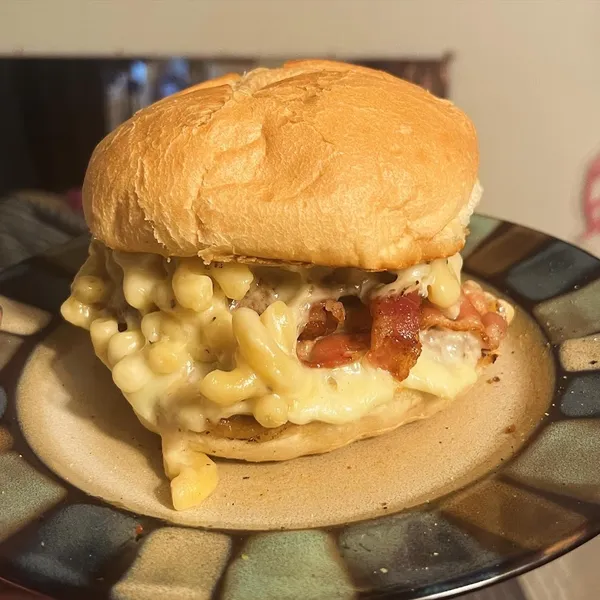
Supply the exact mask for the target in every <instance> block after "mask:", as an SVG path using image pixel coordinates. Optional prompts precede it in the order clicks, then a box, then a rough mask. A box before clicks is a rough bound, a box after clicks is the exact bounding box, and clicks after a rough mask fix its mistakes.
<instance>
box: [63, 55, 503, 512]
mask: <svg viewBox="0 0 600 600" xmlns="http://www.w3.org/2000/svg"><path fill="white" fill-rule="evenodd" d="M478 162H479V154H478V145H477V137H476V132H475V128H474V126H473V124H472V123H471V121H470V120H469V119H468V118H467V116H466V115H465V114H464V113H463V112H462V111H461V110H459V109H458V108H457V107H455V106H454V105H453V104H452V103H451V102H449V101H446V100H442V99H439V98H436V97H434V96H432V95H431V94H429V93H428V92H426V91H425V90H423V89H421V88H420V87H418V86H416V85H413V84H411V83H408V82H406V81H403V80H400V79H398V78H395V77H393V76H391V75H389V74H386V73H383V72H380V71H375V70H372V69H368V68H363V67H358V66H354V65H350V64H344V63H339V62H331V61H319V60H300V61H294V62H288V63H286V64H284V65H283V66H282V67H280V68H275V69H256V70H254V71H251V72H249V73H246V74H244V75H235V74H232V75H226V76H224V77H221V78H218V79H214V80H211V81H208V82H204V83H201V84H199V85H196V86H194V87H191V88H189V89H186V90H184V91H182V92H180V93H177V94H175V95H173V96H170V97H168V98H166V99H164V100H161V101H159V102H157V103H156V104H153V105H151V106H149V107H147V108H144V109H143V110H141V111H139V112H138V113H136V114H135V115H134V116H133V117H132V118H131V119H130V120H128V121H127V122H125V123H123V124H122V125H121V126H119V127H118V128H117V129H116V130H115V131H113V132H112V133H111V134H110V135H108V137H106V138H105V139H104V140H103V141H102V142H100V144H99V145H98V146H97V148H96V149H95V151H94V153H93V155H92V158H91V160H90V163H89V167H88V170H87V173H86V177H85V182H84V186H83V203H84V211H85V216H86V220H87V223H88V225H89V228H90V230H91V233H92V241H91V244H90V249H89V258H88V259H87V261H86V262H85V264H84V265H83V266H82V267H81V270H80V271H79V273H78V274H77V275H76V277H75V279H74V281H73V284H72V288H71V295H70V297H69V298H68V299H67V300H66V301H65V303H64V304H63V306H62V314H63V316H64V318H65V319H66V320H67V321H70V322H71V323H72V324H74V325H76V326H79V327H83V328H85V329H87V330H89V332H90V337H91V342H92V345H93V348H94V351H95V353H96V355H97V356H98V358H99V359H100V360H101V361H102V362H103V363H104V364H105V365H106V366H107V367H108V368H109V369H110V370H111V372H112V378H113V380H114V383H115V384H116V386H117V387H118V388H119V389H120V391H121V392H122V394H123V396H124V397H125V398H126V399H127V401H128V402H129V404H130V405H131V407H132V409H133V410H134V411H135V414H136V415H137V417H138V418H139V420H140V421H141V423H142V424H143V425H144V426H145V427H147V428H148V429H150V430H152V431H154V432H156V433H157V434H159V435H160V436H161V439H162V450H163V458H164V465H165V472H166V475H167V476H168V478H169V479H170V480H171V491H172V499H173V505H174V508H175V509H178V510H183V509H187V508H190V507H193V506H196V505H198V504H200V503H201V502H202V501H204V500H205V499H206V498H207V497H208V496H209V495H210V494H211V493H212V492H213V491H214V490H215V488H216V486H217V482H218V468H217V463H215V461H214V460H213V458H215V457H216V458H217V459H235V460H241V461H252V462H263V461H282V460H291V459H295V458H297V457H300V456H305V455H310V454H318V453H325V452H330V451H333V450H335V449H337V448H340V447H342V446H345V445H347V444H350V443H352V442H355V441H357V440H361V439H363V438H368V437H372V436H378V435H381V434H385V433H386V432H389V431H391V430H393V429H395V428H397V427H399V426H400V425H403V424H405V423H408V422H410V421H415V420H417V419H423V418H427V417H429V416H431V415H432V414H434V413H435V412H437V411H439V410H440V409H441V408H443V407H445V406H447V405H448V404H449V403H450V402H451V401H452V400H454V399H455V398H456V397H458V396H459V395H461V394H463V393H464V392H465V391H467V390H468V389H469V388H470V387H471V386H472V385H473V384H474V383H475V382H476V380H477V378H478V374H479V372H480V370H481V369H482V368H483V367H484V366H485V364H487V363H489V362H490V361H491V360H493V359H494V357H495V355H496V354H497V352H498V348H499V346H500V344H501V341H502V338H503V337H504V336H505V335H506V331H507V327H508V325H509V323H510V321H511V319H512V317H513V315H514V311H513V309H512V307H511V306H510V305H509V304H508V303H506V302H505V301H503V300H501V299H498V298H497V297H495V296H494V295H492V294H491V293H489V292H487V291H485V290H484V289H483V288H482V287H481V286H480V285H479V284H478V283H476V282H474V281H465V282H464V283H463V282H462V281H461V268H462V260H461V257H460V254H459V253H460V250H461V249H462V247H463V246H464V243H465V236H466V234H467V227H468V223H469V219H470V216H471V214H472V213H473V210H474V208H475V206H476V204H477V202H478V201H479V199H480V197H481V192H482V189H481V186H480V184H479V182H478V177H477V171H478Z"/></svg>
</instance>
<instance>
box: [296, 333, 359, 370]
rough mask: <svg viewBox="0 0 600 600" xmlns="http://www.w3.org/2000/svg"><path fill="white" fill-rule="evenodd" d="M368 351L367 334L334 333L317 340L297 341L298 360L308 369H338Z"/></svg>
mask: <svg viewBox="0 0 600 600" xmlns="http://www.w3.org/2000/svg"><path fill="white" fill-rule="evenodd" d="M368 349H369V334H365V333H334V334H331V335H328V336H326V337H322V338H321V339H319V340H304V341H299V342H298V346H297V350H296V351H297V354H298V358H299V359H300V360H301V361H302V362H303V363H304V364H305V365H307V366H309V367H327V368H333V367H339V366H341V365H347V364H349V363H353V362H355V361H356V360H358V359H359V358H360V356H361V355H362V354H364V353H365V352H366V351H367V350H368Z"/></svg>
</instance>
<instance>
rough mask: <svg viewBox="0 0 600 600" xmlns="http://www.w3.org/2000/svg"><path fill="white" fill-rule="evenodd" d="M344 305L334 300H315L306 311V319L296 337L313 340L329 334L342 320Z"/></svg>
mask: <svg viewBox="0 0 600 600" xmlns="http://www.w3.org/2000/svg"><path fill="white" fill-rule="evenodd" d="M345 317H346V313H345V311H344V305H343V304H342V303H341V302H337V301H335V300H323V301H321V302H315V303H314V304H313V305H312V306H311V307H310V311H309V313H308V321H307V323H306V325H305V326H304V329H303V330H302V332H301V333H300V336H299V337H298V339H299V340H315V339H317V338H318V337H321V336H324V335H329V334H330V333H333V332H334V331H336V330H337V328H338V327H339V326H340V325H341V324H342V323H343V322H344V319H345Z"/></svg>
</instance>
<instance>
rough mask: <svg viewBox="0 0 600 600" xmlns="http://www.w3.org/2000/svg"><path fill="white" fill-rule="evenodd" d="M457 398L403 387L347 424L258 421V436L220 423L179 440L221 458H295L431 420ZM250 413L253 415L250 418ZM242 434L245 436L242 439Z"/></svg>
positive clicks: (319, 452)
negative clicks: (222, 428) (274, 424)
mask: <svg viewBox="0 0 600 600" xmlns="http://www.w3.org/2000/svg"><path fill="white" fill-rule="evenodd" d="M451 401H452V400H451V399H448V398H439V397H437V396H432V395H431V394H426V393H423V392H418V391H415V390H408V389H403V390H401V391H400V392H399V393H397V395H396V398H395V399H394V400H393V401H392V402H389V403H387V404H385V405H382V406H379V407H378V408H376V409H375V410H373V411H372V412H370V413H369V414H368V415H366V416H364V417H362V419H359V420H357V421H353V422H351V423H345V424H343V425H330V424H328V423H322V422H319V421H314V422H312V423H308V424H306V425H293V424H289V425H284V426H282V427H278V428H276V429H266V428H263V427H260V426H258V427H257V426H256V425H255V426H254V428H253V435H251V436H250V437H248V436H246V435H242V436H240V437H238V438H236V437H226V435H224V434H223V432H222V431H220V430H219V429H218V428H217V429H216V430H211V431H205V432H202V433H196V432H186V433H185V434H183V436H185V437H184V439H181V437H180V440H179V441H180V443H184V444H185V445H186V446H187V448H189V449H190V450H195V451H198V452H204V453H205V454H209V455H211V456H217V457H220V458H230V459H235V460H244V461H249V462H266V461H280V460H290V459H292V458H298V457H299V456H306V455H309V454H322V453H324V452H330V451H331V450H336V449H337V448H341V447H342V446H346V445H348V444H350V443H352V442H355V441H357V440H362V439H365V438H370V437H375V436H378V435H382V434H384V433H387V432H389V431H392V430H394V429H396V428H397V427H400V426H401V425H404V424H406V423H410V422H412V421H418V420H419V419H426V418H428V417H431V416H432V415H433V414H435V413H436V412H439V411H440V410H442V409H443V408H445V407H446V406H447V405H448V404H449V403H450V402H451ZM246 418H247V419H248V420H249V417H246ZM252 421H254V419H252ZM247 429H248V428H247ZM248 431H249V429H248ZM230 433H231V432H230ZM180 435H182V434H180ZM178 437H179V436H178ZM241 437H243V438H244V439H240V438H241Z"/></svg>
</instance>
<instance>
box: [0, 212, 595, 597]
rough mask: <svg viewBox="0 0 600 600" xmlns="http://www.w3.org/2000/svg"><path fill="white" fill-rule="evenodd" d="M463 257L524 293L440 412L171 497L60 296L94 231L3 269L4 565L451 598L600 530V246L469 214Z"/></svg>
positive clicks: (106, 590)
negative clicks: (487, 354) (587, 248)
mask: <svg viewBox="0 0 600 600" xmlns="http://www.w3.org/2000/svg"><path fill="white" fill-rule="evenodd" d="M471 230H472V231H471V235H470V237H469V240H468V243H467V246H466V248H465V251H464V256H465V259H466V260H465V271H466V272H467V273H468V274H469V275H470V276H472V277H475V278H476V279H478V280H480V281H482V282H483V283H484V285H486V286H488V287H490V288H492V289H495V290H496V291H497V292H499V293H501V294H504V295H505V296H506V297H507V298H509V299H510V300H511V301H512V302H513V303H515V304H516V306H517V307H518V310H517V318H516V320H515V322H514V323H513V325H512V326H511V328H510V334H509V336H508V338H507V340H506V341H505V343H504V346H503V352H502V355H501V357H500V358H499V359H498V360H497V361H496V363H495V364H494V365H492V366H491V367H490V368H489V370H488V371H486V372H485V375H484V377H483V378H482V379H481V380H480V381H479V383H478V384H477V385H476V386H475V388H474V389H473V390H471V392H470V393H469V394H468V395H466V396H465V397H463V398H461V399H459V400H457V401H456V402H454V403H453V404H451V405H450V406H449V407H447V408H446V409H445V410H444V411H442V412H440V413H438V414H437V415H435V416H434V417H432V418H431V419H428V420H425V421H421V422H418V423H414V424H411V425H407V426H405V427H402V428H400V429H398V430H396V431H395V432H393V433H391V434H389V435H386V436H382V437H379V438H375V439H372V440H366V441H363V442H359V443H356V444H353V445H351V446H349V447H347V448H344V449H341V450H338V451H336V452H332V453H330V454H326V455H323V456H313V457H304V458H300V459H297V460H294V461H291V462H288V463H274V464H258V465H257V464H245V463H240V462H235V461H221V462H220V464H219V473H220V477H221V483H220V485H219V487H218V489H217V491H216V492H215V494H214V495H213V496H211V497H210V498H209V500H208V501H207V502H206V503H205V504H203V505H202V506H201V507H199V508H197V509H194V510H191V511H185V512H179V513H177V512H175V511H173V510H172V509H171V507H170V499H169V487H168V483H167V481H166V479H165V477H164V475H163V471H162V464H161V455H160V448H159V443H158V438H157V437H156V436H154V435H153V434H151V433H149V432H148V431H146V430H144V429H143V428H142V427H141V426H140V425H139V423H138V422H137V420H136V419H135V418H134V416H133V414H132V412H131V411H130V410H129V407H128V405H127V403H126V402H125V400H124V399H123V398H122V397H121V396H120V394H119V393H118V392H117V390H116V388H114V386H113V385H112V382H111V378H110V374H109V372H108V370H106V369H105V368H104V367H103V366H102V365H101V364H100V363H99V361H97V360H96V359H95V358H94V356H93V353H92V351H91V344H90V343H89V339H88V336H87V334H86V333H85V332H82V331H78V330H76V329H74V328H73V327H71V326H69V325H66V324H64V323H62V322H61V320H60V318H59V317H58V307H59V306H60V303H61V301H62V300H63V299H64V298H65V297H66V296H67V294H68V288H69V283H70V280H71V278H72V276H73V274H74V273H75V271H76V270H77V268H78V266H79V265H80V264H81V262H82V261H83V258H84V256H85V253H86V248H87V240H78V241H75V242H73V243H71V244H70V245H69V246H67V247H63V248H61V249H60V251H58V252H53V253H51V254H48V255H45V256H43V257H39V258H35V259H32V260H30V261H28V262H27V263H24V264H21V265H18V266H17V267H14V268H11V269H9V270H6V271H4V272H2V273H0V305H1V306H2V308H3V313H4V314H3V318H2V323H1V325H0V384H1V385H0V577H2V578H5V579H7V580H9V581H11V582H14V583H17V584H20V585H22V586H24V587H27V588H29V589H32V590H38V591H41V592H44V593H46V594H49V595H51V596H53V597H56V598H83V597H85V598H106V597H110V598H113V599H117V600H139V599H146V598H147V599H152V598H159V597H160V598H163V599H165V600H168V599H173V600H180V599H187V598H207V599H208V598H219V599H227V600H244V599H246V598H248V599H250V598H252V599H254V598H267V599H273V600H281V599H296V598H298V599H306V598H314V599H321V598H323V599H325V598H337V599H341V600H345V599H348V600H350V599H354V598H387V597H398V598H406V599H412V598H439V597H447V596H448V595H451V594H454V593H456V594H458V593H461V592H464V591H466V590H470V589H474V588H476V587H479V586H482V585H485V584H488V583H491V582H495V581H498V580H500V579H503V578H505V577H508V576H511V575H515V574H517V573H520V572H523V571H525V570H527V569H529V568H532V567H534V566H537V565H539V564H541V563H543V562H546V561H548V560H550V559H551V558H553V557H556V556H558V555H560V554H562V553H564V552H566V551H567V550H569V549H571V548H573V547H575V546H577V545H578V544H581V543H582V542H584V541H586V540H587V539H589V538H590V537H592V536H593V535H595V534H596V533H598V532H599V531H600V362H599V361H600V333H599V332H600V261H598V260H596V259H595V258H593V257H591V256H590V255H588V254H586V253H585V252H583V251H581V250H578V249H576V248H574V247H573V246H570V245H568V244H566V243H564V242H561V241H558V240H555V239H552V238H550V237H548V236H546V235H543V234H540V233H537V232H535V231H531V230H529V229H526V228H524V227H520V226H516V225H512V224H509V223H502V222H499V221H495V220H492V219H489V218H485V217H476V218H474V219H473V222H472V227H471Z"/></svg>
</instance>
